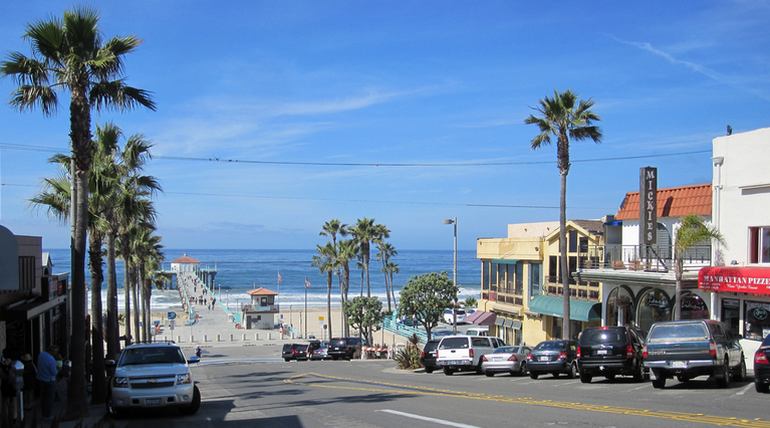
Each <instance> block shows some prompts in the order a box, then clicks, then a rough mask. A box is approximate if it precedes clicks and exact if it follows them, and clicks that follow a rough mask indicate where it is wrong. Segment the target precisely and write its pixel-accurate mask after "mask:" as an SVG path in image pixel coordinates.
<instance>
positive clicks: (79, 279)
mask: <svg viewBox="0 0 770 428" xmlns="http://www.w3.org/2000/svg"><path fill="white" fill-rule="evenodd" d="M98 23H99V17H98V15H97V14H96V12H94V11H92V10H89V9H86V8H79V9H76V10H74V11H67V12H65V13H64V17H63V19H61V20H59V19H56V18H52V19H49V20H44V21H38V22H36V23H34V24H29V25H28V26H27V30H26V32H25V34H24V37H25V38H26V39H28V40H29V41H30V42H31V48H32V55H31V56H26V55H24V54H22V53H20V52H13V53H11V54H10V57H9V59H8V60H7V61H3V62H2V64H0V74H2V75H4V76H12V77H14V78H15V79H16V82H17V83H18V85H19V86H18V88H16V91H15V92H14V94H13V95H12V97H11V101H10V103H11V105H12V106H14V107H17V108H18V109H19V110H22V111H23V110H27V109H32V108H34V107H40V109H41V110H42V111H43V114H45V115H51V114H53V113H54V112H55V110H56V107H57V104H58V99H59V97H58V93H57V91H67V92H69V95H70V105H69V112H70V142H71V148H72V158H73V162H72V166H71V170H72V171H71V172H72V174H71V175H72V181H73V188H74V189H73V192H72V194H73V195H74V198H73V199H74V204H73V205H74V208H75V209H74V210H73V211H74V215H73V218H72V222H73V225H74V227H73V236H72V306H71V309H72V334H71V336H70V352H71V358H72V368H71V372H70V373H71V374H70V382H69V388H68V394H67V413H68V414H69V415H72V416H81V415H84V414H85V412H86V405H85V403H86V400H85V398H86V388H85V358H84V355H85V314H86V310H85V248H86V229H87V227H88V225H87V217H88V183H87V179H88V170H89V169H90V167H91V160H92V154H93V144H92V141H91V110H92V109H94V108H96V109H97V110H99V109H102V108H106V107H117V108H119V109H128V108H132V107H135V106H137V105H142V106H145V107H147V108H150V109H153V110H154V109H155V104H154V102H153V101H152V100H151V99H150V96H149V93H148V92H146V91H144V90H142V89H137V88H134V87H131V86H128V85H126V84H125V80H124V78H123V69H124V67H123V65H124V64H123V58H124V56H125V55H126V54H128V53H130V52H131V51H133V50H134V49H135V48H136V47H138V46H139V44H140V41H139V39H137V38H136V37H133V36H126V37H115V38H112V39H110V40H107V41H106V42H103V39H102V36H101V34H100V32H99V28H98Z"/></svg>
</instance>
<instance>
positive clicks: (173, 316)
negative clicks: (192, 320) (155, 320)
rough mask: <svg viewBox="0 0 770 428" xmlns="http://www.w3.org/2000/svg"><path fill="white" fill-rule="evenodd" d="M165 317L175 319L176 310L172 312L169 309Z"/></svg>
mask: <svg viewBox="0 0 770 428" xmlns="http://www.w3.org/2000/svg"><path fill="white" fill-rule="evenodd" d="M166 318H168V319H170V320H173V319H176V312H173V311H169V312H168V313H167V314H166Z"/></svg>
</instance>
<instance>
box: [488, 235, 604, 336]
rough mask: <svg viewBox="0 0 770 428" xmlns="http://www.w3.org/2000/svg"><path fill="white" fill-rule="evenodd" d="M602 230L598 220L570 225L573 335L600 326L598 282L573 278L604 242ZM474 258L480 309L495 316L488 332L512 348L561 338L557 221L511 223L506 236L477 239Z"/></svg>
mask: <svg viewBox="0 0 770 428" xmlns="http://www.w3.org/2000/svg"><path fill="white" fill-rule="evenodd" d="M603 229H604V227H603V223H602V222H601V221H597V220H570V221H568V222H567V254H568V258H569V260H568V265H569V276H570V292H571V294H572V296H573V297H572V299H571V301H570V318H571V319H572V321H573V323H574V324H573V328H572V331H573V332H574V334H575V336H577V333H578V332H580V331H581V330H583V329H584V328H585V327H587V326H591V325H600V323H601V303H600V302H601V296H600V293H599V290H600V288H599V283H597V282H580V281H577V280H576V279H575V278H574V276H573V274H574V273H575V272H576V271H577V270H578V267H579V266H581V265H584V264H585V262H586V261H587V256H588V247H589V245H590V246H594V245H601V244H602V243H603ZM476 257H477V258H478V259H480V260H481V300H480V301H479V304H478V308H479V309H481V310H483V311H488V312H492V313H494V314H495V315H496V318H495V325H494V326H492V328H491V329H490V330H491V331H490V334H493V335H496V336H498V337H500V338H502V339H503V340H505V341H506V342H508V343H510V344H527V345H535V344H537V343H539V342H541V341H543V340H548V339H554V338H559V337H560V336H561V326H562V294H561V293H562V285H561V276H560V272H559V270H560V269H559V257H560V255H559V222H557V221H553V222H540V223H521V224H509V225H508V236H507V237H506V238H480V239H478V240H477V242H476Z"/></svg>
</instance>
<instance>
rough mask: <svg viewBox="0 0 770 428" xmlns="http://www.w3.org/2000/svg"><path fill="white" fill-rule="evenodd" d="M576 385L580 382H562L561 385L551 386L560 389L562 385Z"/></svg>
mask: <svg viewBox="0 0 770 428" xmlns="http://www.w3.org/2000/svg"><path fill="white" fill-rule="evenodd" d="M576 383H580V381H579V380H574V381H572V382H563V383H560V384H558V385H553V386H555V387H556V388H561V387H562V386H564V385H574V384H576Z"/></svg>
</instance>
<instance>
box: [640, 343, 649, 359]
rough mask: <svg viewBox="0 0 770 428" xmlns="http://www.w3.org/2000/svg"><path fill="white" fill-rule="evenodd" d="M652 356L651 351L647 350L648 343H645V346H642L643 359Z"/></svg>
mask: <svg viewBox="0 0 770 428" xmlns="http://www.w3.org/2000/svg"><path fill="white" fill-rule="evenodd" d="M649 356H650V353H649V352H647V345H644V348H642V359H643V360H646V359H647V357H649Z"/></svg>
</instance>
